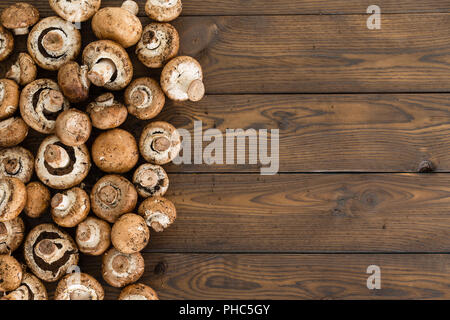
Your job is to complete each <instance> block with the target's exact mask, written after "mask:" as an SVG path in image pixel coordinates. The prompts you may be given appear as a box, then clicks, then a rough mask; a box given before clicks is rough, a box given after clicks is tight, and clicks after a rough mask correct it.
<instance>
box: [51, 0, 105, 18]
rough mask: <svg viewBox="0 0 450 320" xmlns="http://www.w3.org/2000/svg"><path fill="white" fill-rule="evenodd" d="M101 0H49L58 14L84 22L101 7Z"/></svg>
mask: <svg viewBox="0 0 450 320" xmlns="http://www.w3.org/2000/svg"><path fill="white" fill-rule="evenodd" d="M101 2H102V1H101V0H49V3H50V7H52V9H53V11H55V12H56V14H57V15H58V16H60V17H61V18H63V19H64V20H66V21H69V22H84V21H87V20H89V19H90V18H92V16H93V15H94V14H95V13H96V12H97V11H98V9H100V5H101Z"/></svg>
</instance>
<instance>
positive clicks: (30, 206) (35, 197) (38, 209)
mask: <svg viewBox="0 0 450 320" xmlns="http://www.w3.org/2000/svg"><path fill="white" fill-rule="evenodd" d="M26 188H27V204H26V205H25V208H24V209H23V211H24V212H25V214H26V215H27V216H28V217H30V218H39V217H40V216H42V215H43V214H44V212H46V211H47V209H48V207H49V206H50V191H49V190H48V189H47V187H46V186H44V185H43V184H42V183H40V182H37V181H35V182H30V183H29V184H27V186H26Z"/></svg>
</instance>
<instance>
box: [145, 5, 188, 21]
mask: <svg viewBox="0 0 450 320" xmlns="http://www.w3.org/2000/svg"><path fill="white" fill-rule="evenodd" d="M182 10H183V5H182V3H181V0H147V2H146V4H145V13H147V15H148V16H149V17H150V18H151V19H153V20H156V21H160V22H168V21H172V20H175V19H176V18H178V16H179V15H180V14H181V11H182Z"/></svg>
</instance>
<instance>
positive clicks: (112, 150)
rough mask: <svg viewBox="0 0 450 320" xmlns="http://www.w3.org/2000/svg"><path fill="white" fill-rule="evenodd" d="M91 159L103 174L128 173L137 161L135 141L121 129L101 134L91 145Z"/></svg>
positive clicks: (137, 154) (137, 153)
mask: <svg viewBox="0 0 450 320" xmlns="http://www.w3.org/2000/svg"><path fill="white" fill-rule="evenodd" d="M92 159H93V160H94V163H95V164H96V165H97V167H99V168H100V170H102V171H104V172H113V173H125V172H128V171H130V170H131V169H132V168H133V167H134V166H135V165H136V163H137V162H138V160H139V151H138V147H137V143H136V140H135V139H134V137H133V136H132V135H131V133H129V132H128V131H125V130H122V129H112V130H108V131H106V132H103V133H101V134H100V135H99V136H98V137H97V138H96V139H95V141H94V143H93V145H92Z"/></svg>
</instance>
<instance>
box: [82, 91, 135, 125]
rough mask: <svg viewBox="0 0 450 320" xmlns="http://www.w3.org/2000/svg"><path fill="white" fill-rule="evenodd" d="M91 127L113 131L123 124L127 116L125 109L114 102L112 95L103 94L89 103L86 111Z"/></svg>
mask: <svg viewBox="0 0 450 320" xmlns="http://www.w3.org/2000/svg"><path fill="white" fill-rule="evenodd" d="M86 111H87V113H89V116H90V117H91V121H92V125H93V126H94V127H95V128H97V129H101V130H107V129H114V128H117V127H118V126H120V125H121V124H123V123H124V122H125V120H126V119H127V116H128V110H127V108H126V107H125V106H124V105H123V104H122V103H120V102H118V101H116V100H114V95H113V94H112V93H109V92H108V93H105V94H102V95H101V96H99V97H97V98H96V99H95V101H94V102H91V103H90V104H89V105H88V107H87V109H86Z"/></svg>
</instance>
